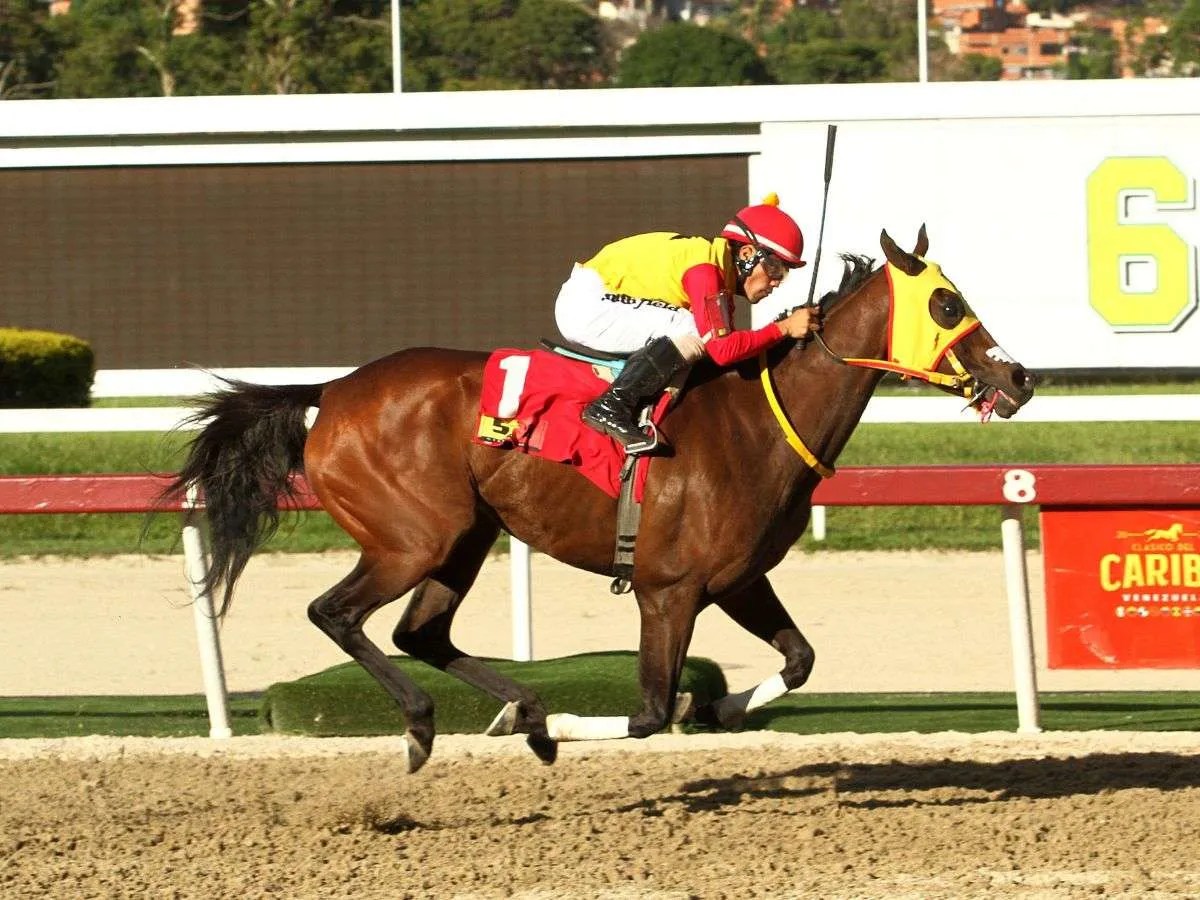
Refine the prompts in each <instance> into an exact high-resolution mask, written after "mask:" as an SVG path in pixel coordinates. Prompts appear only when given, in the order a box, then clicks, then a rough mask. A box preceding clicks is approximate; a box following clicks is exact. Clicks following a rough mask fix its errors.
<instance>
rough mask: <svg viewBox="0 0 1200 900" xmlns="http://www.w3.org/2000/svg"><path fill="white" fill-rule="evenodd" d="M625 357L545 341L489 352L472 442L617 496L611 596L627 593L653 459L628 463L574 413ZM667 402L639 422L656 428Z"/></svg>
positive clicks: (611, 443)
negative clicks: (539, 462)
mask: <svg viewBox="0 0 1200 900" xmlns="http://www.w3.org/2000/svg"><path fill="white" fill-rule="evenodd" d="M626 359H627V357H625V356H622V355H618V354H611V353H600V352H597V351H594V350H590V349H588V348H585V347H580V346H578V345H575V344H571V343H569V342H560V341H553V340H550V339H548V338H543V339H542V340H541V341H540V348H536V349H533V350H519V349H501V350H496V351H494V352H493V353H492V355H491V356H489V357H488V360H487V363H486V364H485V365H484V376H483V388H482V391H481V393H480V404H479V424H478V427H477V428H476V432H475V435H474V437H473V441H474V442H475V443H478V444H483V445H486V446H490V447H495V448H499V449H506V450H517V451H519V452H523V453H527V454H529V455H531V456H540V457H542V458H544V459H548V460H551V461H554V462H559V463H564V464H567V465H571V466H573V467H574V468H576V469H577V470H578V471H579V472H580V474H582V475H584V476H585V477H586V478H587V479H588V480H589V481H591V482H592V483H593V484H595V485H596V486H597V487H599V488H600V489H601V490H603V491H604V492H605V493H607V494H608V495H609V496H610V497H615V498H617V536H616V550H615V552H614V562H613V574H614V576H615V577H614V580H613V583H612V586H611V590H612V591H613V593H626V592H627V591H628V590H630V587H631V581H632V576H633V550H634V544H635V542H636V540H637V531H638V525H639V522H640V518H641V502H642V498H643V494H644V491H645V484H646V475H647V473H648V471H649V464H650V459H651V457H649V456H641V457H626V456H625V453H624V451H623V450H622V449H621V446H620V445H619V444H618V443H617V442H616V441H614V440H613V439H612V438H611V437H609V436H608V435H606V434H601V433H600V432H598V431H595V430H594V429H592V428H590V427H588V426H587V425H585V424H584V423H583V421H582V420H581V419H580V415H581V413H582V412H583V407H584V406H586V405H587V404H588V403H590V402H591V401H592V400H594V399H595V398H596V397H597V396H599V395H600V394H601V393H602V392H603V391H604V390H605V389H606V388H607V387H608V385H609V384H610V383H611V382H612V380H613V379H614V378H615V377H616V376H617V375H618V374H620V371H621V369H622V368H623V367H624V365H625V360H626ZM673 396H674V395H673V394H672V393H670V392H668V393H666V394H664V395H663V396H662V397H660V398H659V399H658V400H657V401H655V402H654V403H652V404H648V405H647V406H646V408H645V409H643V410H642V413H641V415H642V417H643V420H644V421H646V422H650V423H653V424H657V422H658V421H659V420H660V419H661V417H662V416H663V414H664V413H665V412H666V409H667V407H668V406H669V405H670V402H671V400H672V399H673Z"/></svg>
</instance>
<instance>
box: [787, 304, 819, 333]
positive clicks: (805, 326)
mask: <svg viewBox="0 0 1200 900" xmlns="http://www.w3.org/2000/svg"><path fill="white" fill-rule="evenodd" d="M779 328H780V330H781V331H783V333H784V335H786V336H787V337H790V338H795V339H796V340H798V341H806V340H808V338H809V336H810V335H812V334H815V333H816V332H818V331H820V330H821V308H820V307H819V306H801V307H799V308H797V309H794V310H792V311H791V313H789V314H788V315H787V316H786V317H785V318H783V319H780V320H779Z"/></svg>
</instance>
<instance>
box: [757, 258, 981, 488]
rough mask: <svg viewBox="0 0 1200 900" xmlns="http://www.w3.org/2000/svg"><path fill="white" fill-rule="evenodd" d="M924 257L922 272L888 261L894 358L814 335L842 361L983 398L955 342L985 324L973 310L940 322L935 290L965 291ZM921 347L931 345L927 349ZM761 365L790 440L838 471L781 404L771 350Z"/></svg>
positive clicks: (819, 469)
mask: <svg viewBox="0 0 1200 900" xmlns="http://www.w3.org/2000/svg"><path fill="white" fill-rule="evenodd" d="M918 259H919V257H918ZM922 262H924V263H925V266H924V268H923V269H922V270H921V271H920V272H918V273H917V274H916V275H908V274H906V273H905V272H903V271H901V270H900V269H898V268H897V267H895V266H893V265H892V264H891V263H888V264H887V266H886V273H887V277H888V294H889V297H888V302H889V313H888V314H889V322H888V343H889V346H888V355H889V357H890V358H889V359H872V358H870V357H846V356H842V355H841V354H839V353H836V352H835V351H834V350H833V349H831V348H830V346H829V344H828V343H826V341H825V339H824V338H823V337H822V336H821V334H820V333H819V332H814V333H813V335H812V337H813V338H814V339H815V340H816V342H817V345H818V346H819V347H820V348H821V349H822V350H823V351H824V352H825V354H826V355H827V356H828V357H829V358H830V359H832V360H833V361H834V362H836V363H837V364H839V365H843V366H853V367H857V368H862V369H877V370H880V371H884V372H893V373H895V374H897V375H900V376H901V377H902V378H916V379H918V380H920V381H925V382H928V383H930V384H934V385H937V386H939V387H944V388H947V389H948V390H952V391H955V392H957V393H960V394H962V396H963V397H965V398H968V399H970V400H972V402H973V401H974V400H975V399H976V397H977V394H976V393H975V390H976V381H975V376H973V375H972V374H971V373H970V372H968V371H967V369H966V367H965V366H964V365H963V364H962V361H961V360H959V358H958V355H957V354H956V353H955V352H954V347H955V346H956V345H957V344H958V343H959V342H960V341H961V340H963V338H965V337H966V336H967V335H968V334H970V333H971V332H973V331H975V330H976V329H977V328H979V327H980V322H979V319H977V318H976V317H975V316H974V314H972V313H971V312H970V311H969V309H968V310H967V311H966V313H965V314H964V315H963V317H962V318H961V320H960V321H959V322H957V323H956V324H955V325H954V326H953V327H952V328H946V327H944V326H941V325H939V324H938V323H937V322H935V321H934V320H933V318H932V316H931V315H930V314H929V310H928V306H929V300H930V298H931V297H932V296H933V292H934V291H935V290H936V289H938V288H947V289H949V290H951V291H953V292H954V294H956V295H957V296H959V297H960V298H961V294H959V292H958V289H957V288H955V287H954V285H953V284H952V283H951V282H950V280H949V279H948V278H946V277H945V276H944V275H943V274H942V270H941V267H940V266H938V265H937V264H936V263H931V262H928V261H926V260H922ZM964 308H965V304H964ZM921 348H927V349H924V350H922V349H921ZM914 354H916V356H915V358H913V356H914ZM943 359H944V360H945V361H946V362H947V363H949V364H950V367H951V368H952V369H953V370H954V374H953V375H947V374H945V373H944V372H939V371H937V368H938V366H939V365H941V362H942V360H943ZM758 368H759V379H760V381H761V382H762V385H763V392H764V393H765V394H766V397H767V404H768V405H769V406H770V407H771V412H772V413H773V414H774V416H775V420H776V422H778V423H779V427H780V429H781V430H782V431H783V434H784V437H785V438H786V440H787V442H788V444H789V445H790V446H791V448H792V449H793V450H794V451H795V452H796V454H797V455H798V456H799V457H800V458H801V459H802V460H803V461H804V462H805V463H806V464H807V465H808V466H809V468H811V469H812V470H813V471H815V472H816V473H817V474H818V475H820V476H821V477H822V478H829V477H831V476H832V475H833V474H834V472H835V470H834V468H833V466H830V465H826V464H825V463H823V462H821V460H820V459H818V458H817V456H816V454H815V453H813V452H812V451H811V450H810V449H809V448H808V446H807V445H806V444H805V443H804V441H803V439H802V438H801V437H800V435H798V434H797V433H796V429H795V428H793V427H792V424H791V422H790V421H788V417H787V413H786V412H785V411H784V409H783V406H782V405H781V404H780V402H779V397H778V396H777V395H776V393H775V388H774V385H773V384H772V383H771V370H770V368H769V367H768V365H767V354H766V352H765V351H764V352H762V353H760V354H759V356H758Z"/></svg>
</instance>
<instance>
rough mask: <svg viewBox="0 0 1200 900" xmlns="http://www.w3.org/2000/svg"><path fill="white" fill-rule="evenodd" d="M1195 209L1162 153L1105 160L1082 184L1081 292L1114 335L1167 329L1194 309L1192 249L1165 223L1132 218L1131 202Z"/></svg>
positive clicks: (1184, 182) (1188, 189)
mask: <svg viewBox="0 0 1200 900" xmlns="http://www.w3.org/2000/svg"><path fill="white" fill-rule="evenodd" d="M1146 199H1148V200H1149V201H1150V202H1151V204H1153V208H1154V209H1155V210H1156V211H1157V210H1160V209H1162V208H1163V206H1164V205H1165V204H1170V205H1171V206H1175V207H1176V208H1191V207H1192V206H1193V205H1194V198H1193V192H1192V183H1191V181H1190V180H1189V179H1188V178H1187V176H1185V175H1184V174H1183V173H1182V172H1180V171H1179V169H1178V168H1176V167H1175V165H1174V163H1172V162H1171V161H1170V160H1169V159H1167V158H1166V157H1163V156H1128V157H1113V158H1111V159H1106V160H1104V162H1102V163H1100V165H1099V166H1097V167H1096V170H1095V171H1094V172H1092V174H1091V175H1089V176H1088V180H1087V220H1088V294H1089V298H1090V302H1091V304H1092V308H1093V309H1095V310H1096V312H1098V313H1099V314H1100V315H1101V316H1102V317H1103V318H1104V321H1106V322H1108V324H1109V325H1111V326H1112V329H1113V331H1173V330H1174V329H1175V328H1176V327H1178V326H1179V324H1180V323H1181V322H1182V321H1183V320H1184V319H1186V318H1187V316H1188V314H1189V313H1190V312H1191V311H1192V310H1193V309H1195V308H1196V288H1195V266H1194V252H1193V251H1192V249H1191V248H1190V247H1189V246H1188V245H1187V243H1186V242H1185V241H1184V240H1183V239H1182V238H1181V237H1180V236H1179V235H1178V234H1176V233H1175V230H1174V229H1173V228H1171V227H1170V226H1169V225H1162V224H1147V223H1136V222H1133V221H1131V214H1130V212H1131V206H1132V204H1133V202H1134V201H1135V200H1143V201H1144V200H1146Z"/></svg>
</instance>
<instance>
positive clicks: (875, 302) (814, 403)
mask: <svg viewBox="0 0 1200 900" xmlns="http://www.w3.org/2000/svg"><path fill="white" fill-rule="evenodd" d="M888 310H889V304H888V298H887V280H886V278H885V277H884V276H883V274H882V272H879V273H876V274H875V275H874V276H872V277H871V278H870V279H868V281H867V282H866V283H864V284H863V286H862V287H861V288H860V289H859V290H858V291H856V292H855V293H854V294H852V295H851V296H849V297H846V298H845V299H843V300H841V301H840V302H839V303H838V305H837V306H836V307H834V309H833V310H832V311H831V312H830V314H829V316H828V318H827V319H826V322H825V327H824V329H823V330H822V337H823V338H824V339H825V343H826V345H827V346H828V347H829V349H830V350H831V351H832V352H833V353H836V354H837V355H838V356H840V357H843V358H855V357H857V358H867V359H882V358H884V357H885V355H886V353H887V327H888ZM773 375H774V381H775V383H776V386H777V389H778V391H779V395H780V401H781V403H782V405H783V407H784V409H785V410H787V412H788V415H789V417H790V418H791V420H792V423H793V425H794V427H795V428H796V431H797V432H798V433H799V435H800V437H801V439H802V440H803V441H804V442H805V443H806V444H807V445H808V448H809V449H810V450H811V451H812V452H813V454H814V455H815V456H816V457H817V459H819V460H820V461H821V462H823V463H825V464H826V465H829V466H832V465H833V464H834V462H835V461H836V460H837V458H838V456H840V455H841V452H842V450H843V449H844V448H845V446H846V443H847V442H848V441H849V440H850V436H851V435H852V434H853V433H854V429H855V428H857V427H858V423H859V420H861V419H862V415H863V412H864V411H865V410H866V408H867V403H868V402H869V401H870V399H871V395H872V394H873V393H874V392H875V387H876V386H877V385H878V384H879V380H880V379H881V378H882V377H883V373H882V372H880V371H879V370H876V369H865V368H861V367H858V366H847V365H843V364H841V363H839V362H837V361H835V360H834V359H832V358H831V357H830V356H829V355H828V354H827V353H826V352H825V351H824V350H823V349H822V348H821V347H820V346H818V345H817V344H816V343H815V342H811V343H810V344H809V345H808V346H807V347H805V348H804V350H803V351H796V350H793V351H792V352H790V353H788V354H787V356H786V357H784V358H783V359H782V360H781V361H780V362H779V364H778V365H776V366H775V371H774V373H773Z"/></svg>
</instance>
